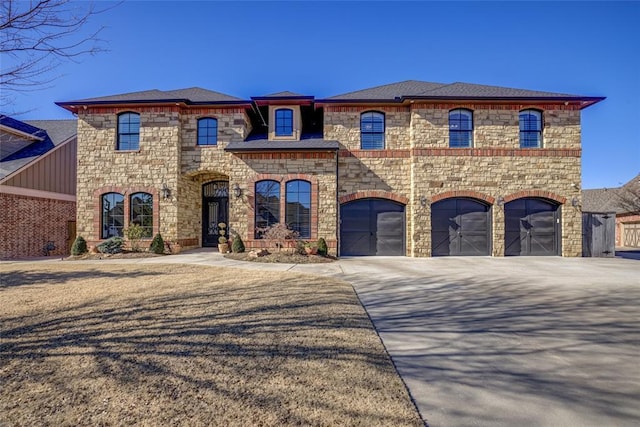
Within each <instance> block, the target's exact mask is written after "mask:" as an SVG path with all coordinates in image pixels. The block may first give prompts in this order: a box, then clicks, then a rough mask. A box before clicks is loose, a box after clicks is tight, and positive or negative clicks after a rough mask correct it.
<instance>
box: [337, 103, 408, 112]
mask: <svg viewBox="0 0 640 427" xmlns="http://www.w3.org/2000/svg"><path fill="white" fill-rule="evenodd" d="M348 103H349V101H345V104H348ZM374 103H375V102H374ZM324 111H325V112H327V113H363V112H365V111H381V112H383V113H405V112H409V106H408V105H406V106H401V107H400V106H388V105H381V104H380V105H376V106H375V107H372V106H371V105H357V106H348V107H345V106H338V105H330V104H325V105H324Z"/></svg>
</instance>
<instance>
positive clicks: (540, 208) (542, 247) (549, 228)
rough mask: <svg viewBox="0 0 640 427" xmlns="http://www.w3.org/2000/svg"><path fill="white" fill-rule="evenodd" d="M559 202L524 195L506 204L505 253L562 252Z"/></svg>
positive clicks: (535, 253) (557, 253)
mask: <svg viewBox="0 0 640 427" xmlns="http://www.w3.org/2000/svg"><path fill="white" fill-rule="evenodd" d="M559 207H560V205H559V204H557V203H555V202H553V201H551V200H547V199H540V198H533V197H530V198H527V197H525V198H522V199H516V200H513V201H511V202H509V203H506V204H505V205H504V243H505V245H504V247H505V249H504V254H505V256H518V255H522V256H527V255H533V256H536V255H560V236H561V232H560V230H561V226H560V209H559Z"/></svg>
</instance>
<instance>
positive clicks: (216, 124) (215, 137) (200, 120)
mask: <svg viewBox="0 0 640 427" xmlns="http://www.w3.org/2000/svg"><path fill="white" fill-rule="evenodd" d="M205 120H212V121H213V122H214V123H215V129H216V131H215V135H208V134H207V135H206V136H205V138H207V143H205V144H201V143H200V137H201V135H200V123H203V122H205ZM206 129H212V127H211V126H207V127H206ZM196 133H197V134H196V145H197V146H198V147H213V146H217V145H218V119H217V118H215V117H200V118H199V119H198V121H197V125H196ZM210 138H213V139H214V140H213V143H211V142H209V141H210V140H209V139H210Z"/></svg>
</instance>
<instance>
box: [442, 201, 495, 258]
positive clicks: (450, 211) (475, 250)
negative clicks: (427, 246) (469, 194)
mask: <svg viewBox="0 0 640 427" xmlns="http://www.w3.org/2000/svg"><path fill="white" fill-rule="evenodd" d="M490 219H491V215H490V211H489V206H488V205H487V204H485V203H482V202H480V201H477V200H473V199H463V198H454V199H446V200H441V201H439V202H436V203H434V204H432V205H431V253H432V255H433V256H445V255H489V254H490V251H491V249H490V248H491V237H490V236H491V233H490V230H491V227H490V224H491V220H490Z"/></svg>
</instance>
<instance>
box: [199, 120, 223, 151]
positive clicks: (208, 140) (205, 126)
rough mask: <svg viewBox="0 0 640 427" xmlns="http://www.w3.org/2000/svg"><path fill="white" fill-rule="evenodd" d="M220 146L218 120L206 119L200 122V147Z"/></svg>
mask: <svg viewBox="0 0 640 427" xmlns="http://www.w3.org/2000/svg"><path fill="white" fill-rule="evenodd" d="M217 144H218V120H217V119H212V118H211V117H205V118H203V119H199V120H198V145H217Z"/></svg>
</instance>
